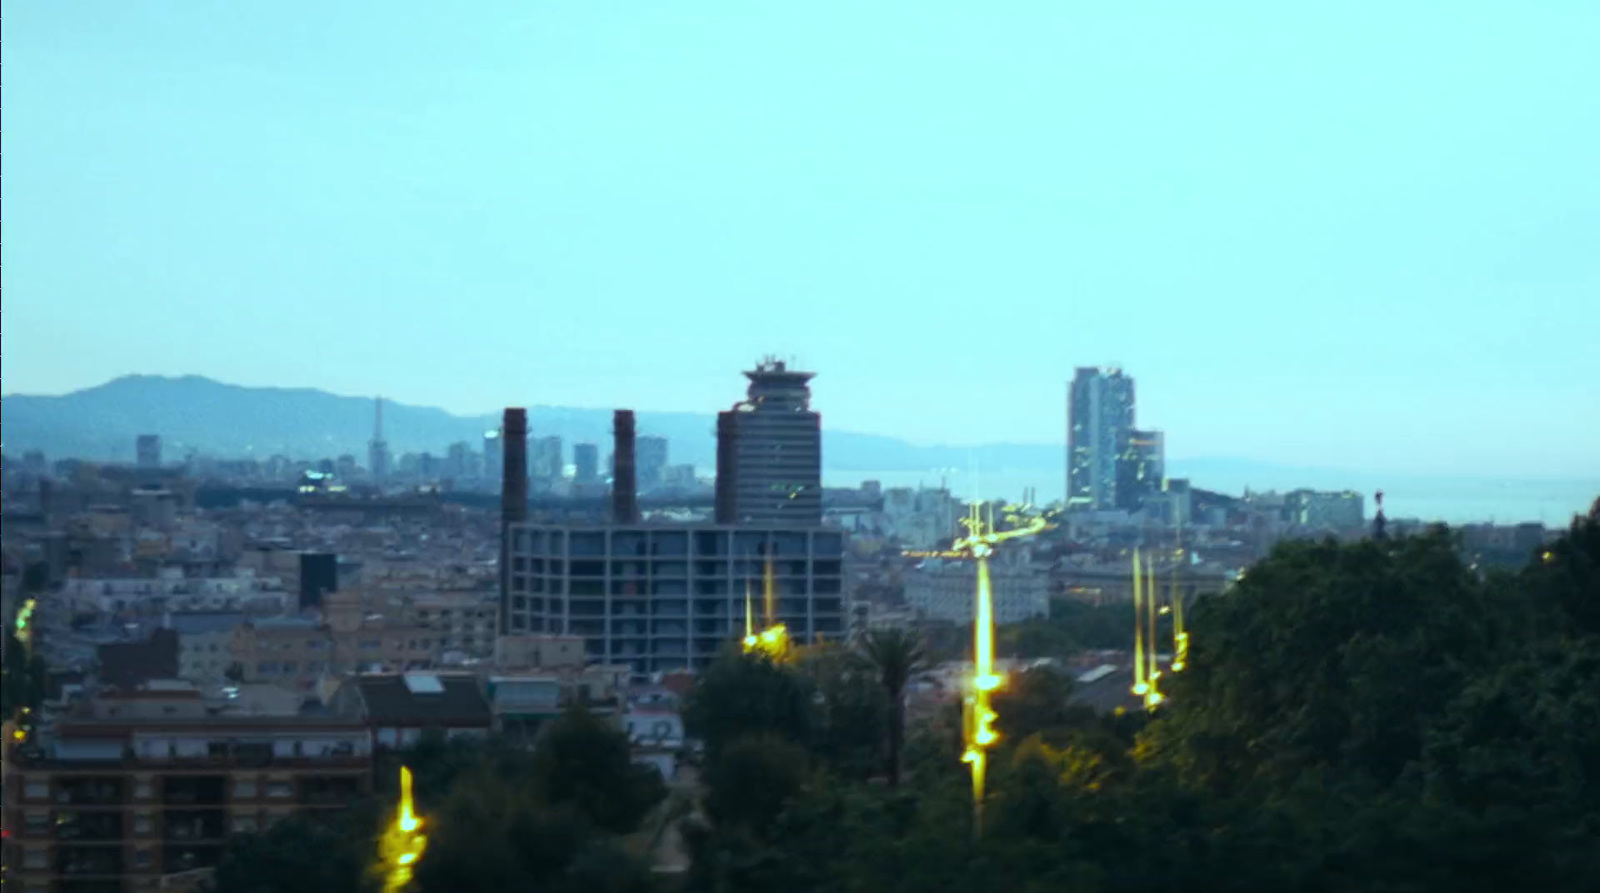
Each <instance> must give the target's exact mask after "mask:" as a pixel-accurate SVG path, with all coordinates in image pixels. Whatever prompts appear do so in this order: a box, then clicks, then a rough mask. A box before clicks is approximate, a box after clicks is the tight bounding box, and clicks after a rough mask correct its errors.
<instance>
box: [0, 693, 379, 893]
mask: <svg viewBox="0 0 1600 893" xmlns="http://www.w3.org/2000/svg"><path fill="white" fill-rule="evenodd" d="M87 708H88V709H87V710H86V715H80V716H71V717H64V718H62V719H61V720H60V721H58V722H57V724H56V727H55V729H54V730H53V731H51V732H50V733H49V734H48V735H47V736H46V737H44V738H43V739H41V740H40V741H38V742H37V743H35V744H30V745H29V746H27V747H12V746H11V742H10V741H9V740H8V741H7V742H6V745H7V747H8V748H10V752H9V753H8V754H7V757H6V768H7V772H6V790H5V802H4V807H5V827H6V830H7V832H8V839H7V840H6V845H7V849H8V851H9V852H8V853H7V863H8V867H9V868H10V872H11V876H10V878H8V881H9V883H8V887H9V886H13V885H14V886H15V888H16V890H17V891H18V893H57V891H59V893H123V891H137V890H155V889H158V887H159V885H160V883H161V879H162V876H163V875H171V874H177V873H180V872H187V871H195V870H197V869H207V868H211V867H214V866H215V865H216V864H217V862H218V861H219V860H220V859H221V857H222V852H223V849H224V847H225V846H226V844H227V840H228V837H229V836H231V835H233V834H238V833H249V832H254V831H258V830H260V829H261V828H264V827H265V826H267V825H268V824H270V823H272V822H274V821H276V820H278V819H281V818H284V817H286V816H289V815H293V814H294V813H297V812H302V811H307V810H324V809H327V810H332V809H342V808H344V807H346V806H347V805H348V804H349V803H350V802H352V801H354V800H356V799H357V798H359V797H360V796H361V795H362V794H365V793H367V792H369V791H370V789H371V778H372V743H371V742H372V736H371V733H370V732H368V730H367V729H366V728H365V727H364V726H363V725H362V724H361V723H360V722H359V721H355V720H352V719H347V718H341V717H332V716H315V717H312V716H299V715H230V714H227V713H220V714H219V713H217V712H215V708H214V707H212V706H210V705H207V704H206V703H205V702H204V701H203V700H202V699H201V697H200V695H199V693H198V692H196V691H194V690H193V689H188V690H176V689H174V690H156V691H138V692H129V693H126V694H122V695H117V696H102V697H100V698H96V699H95V700H94V701H92V702H91V703H90V704H89V705H87Z"/></svg>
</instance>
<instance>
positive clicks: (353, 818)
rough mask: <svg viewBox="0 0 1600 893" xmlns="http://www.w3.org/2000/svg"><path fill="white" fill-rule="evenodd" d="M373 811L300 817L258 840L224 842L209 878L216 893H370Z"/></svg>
mask: <svg viewBox="0 0 1600 893" xmlns="http://www.w3.org/2000/svg"><path fill="white" fill-rule="evenodd" d="M381 821H382V817H381V816H380V810H379V807H378V806H377V805H376V804H372V803H363V804H357V805H355V806H353V807H352V808H351V809H350V810H349V811H346V812H343V813H339V814H332V815H330V814H326V813H322V814H315V813H301V814H299V815H295V816H291V817H289V818H286V819H282V820H280V821H278V822H275V823H274V824H272V825H271V826H270V827H268V828H267V829H265V830H264V831H262V832H260V833H258V834H236V835H234V836H233V837H231V838H229V839H228V845H227V848H226V850H224V852H223V856H222V861H221V862H220V863H219V864H218V866H217V869H216V874H215V886H216V891H217V893H285V891H293V893H362V891H367V893H372V891H376V890H377V889H379V887H380V886H381V882H380V880H381V879H380V878H379V876H378V875H377V874H376V873H375V871H374V868H375V866H376V863H377V854H378V847H377V836H378V829H379V827H380V825H381Z"/></svg>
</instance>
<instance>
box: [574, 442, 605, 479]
mask: <svg viewBox="0 0 1600 893" xmlns="http://www.w3.org/2000/svg"><path fill="white" fill-rule="evenodd" d="M572 468H573V480H574V481H577V482H578V483H580V484H587V483H592V482H594V481H597V480H599V479H600V447H599V446H598V445H597V444H592V443H575V444H573V445H572Z"/></svg>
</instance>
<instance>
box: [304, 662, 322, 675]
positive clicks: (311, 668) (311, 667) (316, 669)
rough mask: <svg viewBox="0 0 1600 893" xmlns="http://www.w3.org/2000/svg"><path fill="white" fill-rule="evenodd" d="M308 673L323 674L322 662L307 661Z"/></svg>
mask: <svg viewBox="0 0 1600 893" xmlns="http://www.w3.org/2000/svg"><path fill="white" fill-rule="evenodd" d="M306 672H307V673H320V672H322V661H320V660H308V661H306Z"/></svg>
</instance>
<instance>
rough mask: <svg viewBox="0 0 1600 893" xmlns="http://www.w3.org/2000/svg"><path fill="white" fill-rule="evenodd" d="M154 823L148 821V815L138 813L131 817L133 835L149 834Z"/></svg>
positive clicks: (146, 813)
mask: <svg viewBox="0 0 1600 893" xmlns="http://www.w3.org/2000/svg"><path fill="white" fill-rule="evenodd" d="M153 827H154V823H153V822H152V821H151V820H150V813H148V812H138V813H134V815H133V833H135V834H149V833H150V830H151V828H153Z"/></svg>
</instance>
